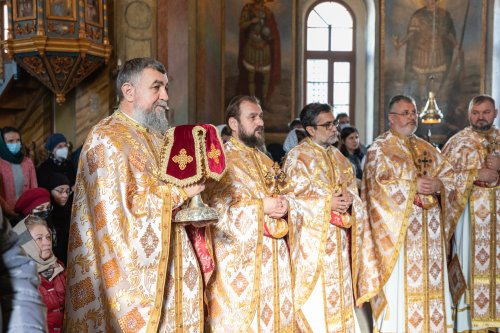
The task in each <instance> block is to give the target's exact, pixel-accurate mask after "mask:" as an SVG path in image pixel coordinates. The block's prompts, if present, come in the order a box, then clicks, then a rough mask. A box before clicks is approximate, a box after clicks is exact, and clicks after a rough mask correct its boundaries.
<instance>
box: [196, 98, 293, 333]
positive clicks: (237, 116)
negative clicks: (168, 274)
mask: <svg viewBox="0 0 500 333" xmlns="http://www.w3.org/2000/svg"><path fill="white" fill-rule="evenodd" d="M262 116H263V113H262V109H261V107H260V105H259V101H258V99H256V98H255V97H250V96H236V97H235V98H234V99H233V100H232V102H231V103H230V104H229V106H228V108H227V112H226V123H227V124H228V127H229V128H230V129H231V132H232V137H231V139H230V140H229V141H228V142H226V144H225V154H226V162H227V170H226V174H225V176H224V177H222V179H221V180H220V182H219V183H217V184H210V183H207V190H206V191H205V192H204V193H203V196H204V201H205V202H206V203H208V204H210V206H212V207H216V208H217V209H218V211H219V215H220V218H219V221H218V222H217V223H216V224H214V225H212V226H211V230H212V234H213V250H214V260H215V271H214V273H213V275H212V277H211V280H210V281H209V283H208V286H207V292H206V293H207V298H208V318H207V327H206V328H207V331H208V332H292V329H293V327H292V325H293V299H292V285H291V269H290V256H289V252H288V248H287V244H286V242H285V239H284V237H285V236H286V235H287V233H288V225H287V222H286V221H285V220H283V219H282V217H283V216H284V215H285V214H286V212H287V210H288V203H287V201H286V200H284V198H283V197H282V196H281V195H279V193H278V192H279V191H280V188H281V186H280V184H281V182H280V180H283V178H282V176H283V175H282V172H280V170H279V168H277V167H276V165H273V161H272V160H271V159H270V158H269V157H267V156H266V155H265V154H263V153H262V152H261V151H259V150H258V149H257V147H260V146H261V144H262V142H263V132H264V123H263V120H262ZM273 166H274V168H273Z"/></svg>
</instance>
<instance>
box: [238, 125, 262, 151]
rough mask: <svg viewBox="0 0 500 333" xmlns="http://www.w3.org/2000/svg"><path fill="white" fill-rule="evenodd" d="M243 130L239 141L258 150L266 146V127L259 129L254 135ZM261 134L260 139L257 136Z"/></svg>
mask: <svg viewBox="0 0 500 333" xmlns="http://www.w3.org/2000/svg"><path fill="white" fill-rule="evenodd" d="M240 128H241V132H240V133H239V135H238V139H240V141H241V142H243V143H244V144H245V145H247V146H248V147H252V148H257V147H260V146H262V145H263V144H264V126H259V127H257V128H256V129H255V130H254V131H253V133H248V132H246V131H245V129H244V128H242V127H240ZM257 132H260V137H258V136H257V135H256V133H257Z"/></svg>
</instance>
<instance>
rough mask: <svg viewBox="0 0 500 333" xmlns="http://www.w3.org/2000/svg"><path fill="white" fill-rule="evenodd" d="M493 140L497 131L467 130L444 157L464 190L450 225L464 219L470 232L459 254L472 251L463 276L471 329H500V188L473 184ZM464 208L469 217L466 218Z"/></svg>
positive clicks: (446, 149) (499, 132)
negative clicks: (472, 327)
mask: <svg viewBox="0 0 500 333" xmlns="http://www.w3.org/2000/svg"><path fill="white" fill-rule="evenodd" d="M494 137H497V138H500V130H499V129H497V128H493V129H492V130H491V131H489V132H487V133H481V132H476V131H474V130H473V129H472V128H471V127H467V128H465V129H464V130H462V131H460V132H459V133H457V134H456V135H454V136H453V137H452V138H451V139H450V140H449V141H448V143H447V144H446V146H445V147H444V148H443V155H445V156H446V158H447V159H448V160H449V161H450V163H451V164H452V165H453V167H454V168H455V172H456V173H457V177H459V179H460V181H461V184H460V185H461V187H462V188H463V189H464V190H463V193H462V196H460V197H458V198H457V199H456V203H455V205H454V206H453V214H451V217H450V223H452V224H453V226H455V225H456V224H457V221H458V220H459V219H460V218H462V219H463V220H464V223H468V224H469V225H470V230H471V234H470V235H468V236H469V237H470V240H469V241H468V242H467V243H466V244H467V248H465V249H459V250H458V251H461V250H463V251H464V253H466V252H469V251H470V253H469V255H468V256H467V257H468V258H470V261H469V262H467V263H462V269H463V270H464V272H463V273H464V275H465V276H467V277H469V279H468V280H469V284H468V286H467V291H466V295H467V297H466V300H465V302H466V303H467V305H468V306H469V309H468V311H470V316H471V319H472V325H473V326H484V327H500V232H499V231H500V193H499V191H500V187H499V186H496V184H484V186H477V185H475V184H474V183H473V180H474V179H475V177H476V175H477V173H478V170H479V169H481V168H485V167H486V166H485V160H486V156H487V155H488V154H489V153H491V152H492V151H491V148H492V142H495V139H494ZM465 205H468V208H469V214H466V215H468V216H463V212H464V208H465ZM457 237H460V236H457Z"/></svg>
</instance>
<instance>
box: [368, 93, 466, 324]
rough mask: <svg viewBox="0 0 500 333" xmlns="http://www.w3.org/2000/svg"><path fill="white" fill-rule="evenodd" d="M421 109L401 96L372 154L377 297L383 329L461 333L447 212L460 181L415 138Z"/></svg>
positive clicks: (376, 308)
mask: <svg viewBox="0 0 500 333" xmlns="http://www.w3.org/2000/svg"><path fill="white" fill-rule="evenodd" d="M416 110H417V108H416V105H415V101H414V100H413V99H412V98H411V97H408V96H403V95H398V96H395V97H393V98H392V99H391V101H390V103H389V122H390V130H389V131H387V132H385V133H383V134H382V135H380V136H379V137H378V138H377V139H376V140H375V141H374V143H373V145H372V146H371V147H370V149H369V150H368V152H367V155H366V161H365V169H364V172H363V184H362V197H363V199H364V200H366V205H367V213H368V216H369V219H370V224H371V230H372V235H373V240H374V242H375V246H376V250H377V251H376V252H377V257H378V260H379V261H380V263H379V265H380V270H381V282H380V285H381V288H379V290H378V293H377V294H376V295H375V296H374V297H373V298H372V300H371V304H372V309H373V314H374V318H375V323H374V326H375V329H374V331H375V332H406V333H413V332H452V330H453V322H452V320H451V318H452V316H451V315H452V313H451V300H450V294H449V288H448V275H447V263H446V248H445V246H446V239H447V234H448V233H449V227H448V226H447V225H446V224H445V223H444V220H443V219H442V215H443V214H446V208H447V207H446V206H447V204H446V203H447V202H448V201H449V200H450V198H453V197H454V196H455V195H456V193H455V191H456V190H455V176H454V173H453V170H452V168H451V165H450V164H449V163H448V162H447V161H446V160H445V159H444V158H443V157H442V156H441V155H440V153H439V152H438V151H437V150H436V149H435V148H434V147H433V146H432V145H430V144H429V143H427V142H426V141H424V140H422V139H420V138H418V137H416V136H415V135H414V134H413V133H414V132H415V130H416V128H417V111H416ZM438 196H440V198H439V197H438ZM359 278H360V279H363V277H362V276H360V277H359Z"/></svg>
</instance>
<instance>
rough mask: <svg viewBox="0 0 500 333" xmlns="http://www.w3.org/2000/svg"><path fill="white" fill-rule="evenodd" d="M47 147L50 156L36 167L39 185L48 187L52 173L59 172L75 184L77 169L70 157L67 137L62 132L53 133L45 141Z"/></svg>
mask: <svg viewBox="0 0 500 333" xmlns="http://www.w3.org/2000/svg"><path fill="white" fill-rule="evenodd" d="M45 149H46V150H47V151H48V152H49V158H47V159H46V160H45V161H44V162H42V164H40V165H39V166H38V168H37V169H36V175H37V178H38V185H39V186H41V187H45V188H48V182H49V176H50V174H51V173H53V172H58V173H62V174H63V175H65V176H66V177H68V179H69V181H70V183H71V186H73V185H74V184H75V170H74V168H73V163H72V162H71V159H68V154H69V148H68V141H67V140H66V137H65V136H64V135H62V134H61V133H55V134H52V135H51V136H50V137H49V138H48V139H47V142H46V143H45Z"/></svg>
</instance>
